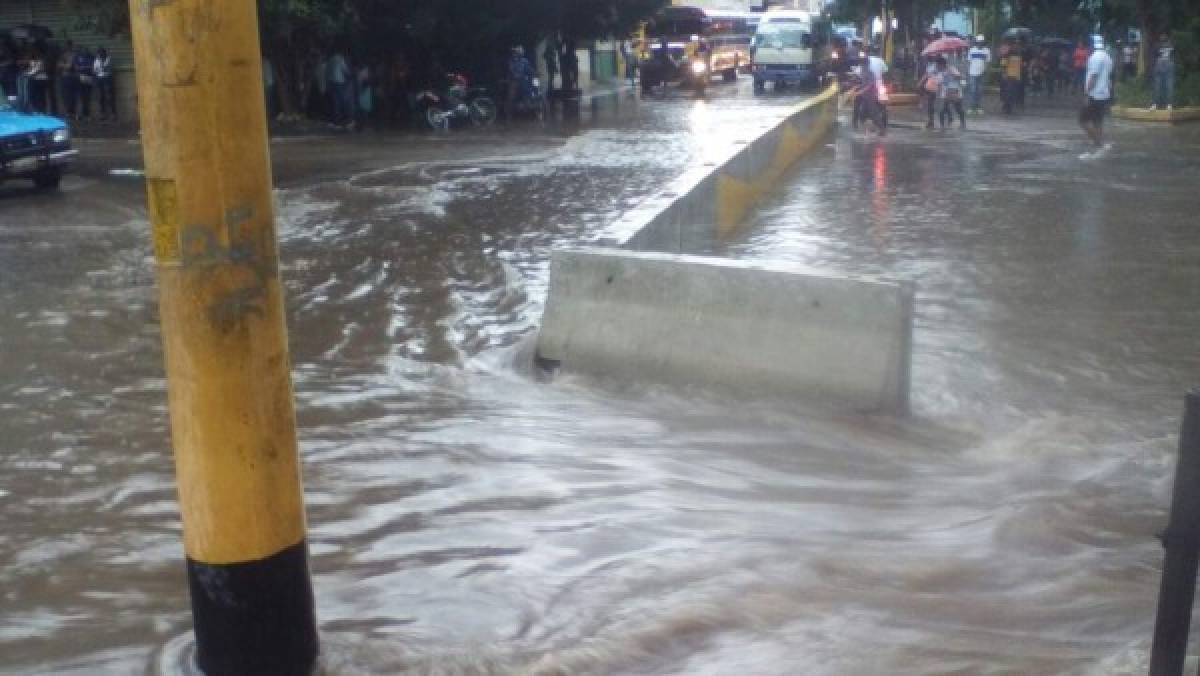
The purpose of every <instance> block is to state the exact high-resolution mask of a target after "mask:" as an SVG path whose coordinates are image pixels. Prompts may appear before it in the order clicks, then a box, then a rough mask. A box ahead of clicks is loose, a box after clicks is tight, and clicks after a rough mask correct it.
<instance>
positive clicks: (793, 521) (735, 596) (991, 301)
mask: <svg viewBox="0 0 1200 676" xmlns="http://www.w3.org/2000/svg"><path fill="white" fill-rule="evenodd" d="M747 84H748V83H745V82H744V83H743V84H742V86H741V87H740V88H739V89H731V88H722V87H716V88H714V91H715V92H716V93H715V94H714V96H713V97H712V99H711V100H710V101H708V102H696V101H693V100H691V99H689V98H687V97H685V96H680V95H672V96H669V97H667V98H666V99H664V100H653V101H649V102H639V101H638V100H637V99H636V97H631V96H627V95H621V96H618V97H615V98H610V99H604V100H599V101H597V105H596V107H595V109H594V110H592V109H588V110H585V113H586V114H585V116H584V119H583V120H582V121H581V123H580V124H579V125H578V126H572V125H566V126H560V125H553V126H551V127H550V128H547V129H538V128H530V127H520V128H516V129H511V130H487V131H482V132H471V133H465V134H453V135H451V136H448V137H446V136H435V135H419V136H411V135H403V136H400V135H388V134H367V135H363V136H356V137H332V138H300V139H285V140H279V141H277V142H276V143H274V144H273V155H274V160H275V165H276V175H277V183H278V185H279V191H278V204H279V230H280V239H281V252H282V258H283V275H284V279H285V284H286V286H287V290H288V302H289V325H290V329H291V341H292V349H293V359H294V362H295V369H294V373H295V379H296V396H297V404H298V414H299V424H300V436H301V445H302V456H303V460H304V467H305V473H306V489H307V500H308V505H309V520H310V529H311V532H310V542H311V543H312V565H313V570H314V576H315V586H316V591H317V597H318V612H319V614H320V620H321V631H322V638H323V642H324V661H323V669H324V671H325V672H326V673H331V674H360V673H396V672H399V671H402V670H411V671H417V672H427V673H462V674H475V673H502V674H508V673H518V674H527V673H538V674H541V673H545V674H558V673H572V674H574V673H595V674H609V673H622V674H624V673H653V674H728V673H735V672H741V673H752V674H796V673H805V674H852V673H916V674H947V673H970V674H975V673H1003V674H1008V673H1012V674H1030V673H1105V674H1109V673H1111V674H1119V673H1129V672H1136V671H1144V670H1145V660H1146V654H1145V653H1146V649H1147V646H1148V637H1149V626H1150V623H1151V622H1152V616H1153V603H1154V599H1153V595H1154V590H1155V588H1156V585H1157V566H1158V565H1159V558H1158V557H1159V554H1160V550H1159V548H1158V545H1157V543H1156V542H1155V541H1154V540H1153V533H1154V532H1156V530H1157V529H1159V528H1160V527H1161V525H1162V517H1163V506H1164V505H1165V497H1166V493H1167V491H1168V490H1169V482H1170V472H1171V452H1172V444H1173V442H1174V438H1173V435H1174V433H1175V431H1176V429H1177V425H1178V419H1177V416H1178V411H1177V403H1178V402H1177V396H1176V395H1177V394H1178V391H1179V390H1180V389H1182V388H1183V387H1185V386H1187V385H1189V384H1191V383H1194V382H1196V381H1200V363H1198V362H1197V352H1196V350H1195V341H1194V339H1193V338H1192V337H1193V336H1194V335H1196V334H1197V332H1198V331H1197V329H1200V314H1198V313H1197V310H1196V305H1195V298H1196V297H1197V291H1200V278H1197V276H1196V271H1197V269H1198V267H1197V261H1198V260H1200V238H1198V237H1197V236H1196V235H1195V233H1194V224H1195V219H1194V217H1193V214H1194V213H1195V211H1196V207H1197V206H1200V205H1198V204H1197V202H1196V197H1195V195H1194V190H1193V189H1192V187H1191V183H1190V182H1189V177H1190V176H1194V175H1195V171H1196V169H1198V168H1200V166H1198V164H1197V158H1198V157H1200V152H1197V151H1200V138H1198V137H1197V132H1196V131H1193V130H1192V129H1191V128H1179V129H1175V130H1166V131H1162V130H1147V129H1146V128H1142V127H1136V126H1133V125H1128V124H1119V125H1116V130H1115V132H1116V133H1115V136H1114V138H1115V140H1116V142H1117V149H1116V151H1115V152H1114V153H1113V155H1112V157H1111V161H1105V162H1100V163H1092V164H1083V163H1081V162H1079V161H1078V160H1077V158H1076V155H1077V154H1078V152H1080V151H1081V150H1082V147H1080V143H1079V141H1078V133H1077V132H1076V131H1075V130H1074V129H1073V126H1072V123H1071V120H1070V113H1069V110H1067V109H1066V108H1052V107H1051V108H1045V107H1039V108H1036V109H1033V110H1031V111H1030V113H1029V114H1028V115H1026V116H1025V117H1024V118H1022V119H1020V120H999V119H996V118H994V117H993V118H988V119H987V120H986V121H983V122H981V123H979V124H978V125H975V124H973V126H977V127H978V129H973V130H971V131H970V132H968V133H966V134H960V133H959V132H953V131H951V132H946V133H941V132H933V133H926V132H924V131H923V130H920V129H919V128H918V127H919V123H918V118H917V116H916V115H915V114H912V113H905V112H902V111H897V112H896V113H895V114H894V116H893V117H894V119H895V120H896V121H897V122H898V125H897V128H896V129H894V130H893V133H892V134H891V135H890V136H889V138H888V139H887V140H882V141H881V140H878V139H875V138H873V137H869V136H865V135H862V134H853V133H851V132H850V131H849V130H847V129H842V130H840V131H839V134H838V137H837V138H836V139H831V141H830V144H829V145H828V146H827V147H826V148H824V149H823V150H821V151H819V152H818V153H816V154H814V155H813V156H812V157H811V158H809V159H807V160H805V161H804V162H803V163H802V164H801V166H799V167H798V168H797V170H796V171H795V172H794V173H793V175H792V176H791V178H789V179H788V181H787V183H786V185H785V186H783V187H782V188H781V190H779V191H778V192H777V194H776V195H775V196H774V197H773V198H772V199H771V200H769V201H768V203H767V204H766V205H765V206H764V208H763V209H762V211H761V213H760V215H759V216H758V217H756V218H755V219H753V220H752V221H751V222H750V223H748V224H747V226H746V227H745V228H744V229H743V230H742V231H741V232H740V233H739V235H738V236H737V237H735V238H734V239H733V240H731V241H730V242H728V243H727V244H726V245H725V246H724V247H722V249H721V250H720V251H718V252H717V253H721V254H724V255H732V256H737V257H740V258H748V259H769V260H775V261H784V262H788V263H790V264H795V265H802V266H806V267H816V268H819V269H825V270H830V271H833V272H839V273H852V274H889V275H903V276H908V277H912V278H914V279H916V280H917V281H918V288H919V289H920V294H921V295H920V298H919V304H918V312H919V323H918V336H917V346H916V349H917V355H916V363H915V368H916V371H915V378H916V391H915V393H914V401H915V406H916V414H917V415H916V416H915V418H914V419H913V420H912V421H908V422H903V423H900V422H896V421H887V420H863V419H854V420H843V419H827V418H813V417H809V416H806V415H803V414H801V413H799V412H797V411H795V410H794V408H793V407H792V406H790V405H789V404H788V403H787V402H779V403H778V404H769V403H764V404H756V405H749V404H738V405H733V403H731V402H726V401H721V400H719V398H715V397H711V396H705V395H703V394H697V393H677V392H667V391H661V390H659V389H657V388H649V387H647V388H642V387H636V388H630V389H625V390H614V389H612V388H611V387H598V386H596V384H594V383H589V382H586V381H581V380H568V381H566V382H560V383H557V384H555V385H553V386H546V385H541V384H538V383H535V382H533V381H532V380H531V379H530V378H529V377H528V374H527V360H528V340H529V337H530V336H531V335H532V332H533V331H534V330H535V328H536V324H537V321H538V318H539V316H540V311H541V302H542V298H543V297H544V293H545V284H546V266H547V254H548V251H549V249H550V248H551V247H553V246H555V245H559V244H566V243H578V242H586V241H588V240H589V239H591V238H594V237H595V236H596V235H597V233H599V232H600V231H601V229H602V228H603V227H604V226H605V225H606V224H608V223H609V222H610V221H611V220H612V219H613V218H615V216H616V215H617V214H619V213H620V212H622V211H623V210H624V209H627V208H629V207H630V206H632V205H634V204H636V203H637V202H638V201H639V200H640V199H642V198H643V197H645V196H646V195H648V194H650V193H652V192H654V191H655V190H657V189H658V188H659V187H660V186H661V185H662V184H663V182H664V181H666V180H669V179H670V178H671V177H672V176H674V175H675V173H677V172H678V171H679V169H680V168H681V167H683V166H685V165H687V164H690V163H695V162H699V161H703V158H704V157H705V155H706V153H708V152H711V151H712V149H713V148H714V147H715V145H716V144H720V143H722V142H724V141H727V140H728V139H729V136H730V135H731V131H730V130H737V129H741V128H744V127H745V126H746V125H747V124H749V123H752V122H755V121H759V122H761V121H764V120H769V119H772V118H773V117H774V116H777V115H779V114H781V113H782V111H783V110H784V109H785V107H786V105H787V104H788V103H789V102H794V99H788V98H786V97H768V98H767V99H763V100H755V99H754V98H753V97H751V96H750V95H749V93H748V91H747V89H748V87H747V86H746V85H747ZM82 149H83V150H84V153H85V159H84V161H83V162H82V163H81V166H80V167H79V173H78V175H77V176H75V177H72V178H71V179H69V180H68V181H66V182H65V184H64V189H63V191H62V192H61V193H59V194H36V193H32V192H31V191H28V190H23V189H21V188H14V187H11V186H5V187H0V322H3V323H2V324H0V410H2V411H3V412H4V415H3V418H2V422H0V432H2V434H3V437H4V438H5V439H6V444H5V448H4V450H3V451H0V521H2V522H3V523H4V528H3V530H2V531H0V671H6V672H12V673H27V672H32V671H56V672H66V673H79V674H93V673H143V672H145V671H146V670H149V671H151V672H158V671H162V672H168V673H173V672H177V671H178V670H179V669H180V665H181V664H183V663H184V661H185V659H186V655H187V652H188V646H189V633H188V629H189V626H190V624H189V623H190V619H189V616H188V611H187V598H186V592H185V590H186V586H185V583H184V579H183V571H182V564H181V562H182V548H181V545H180V536H179V524H178V520H177V516H176V514H177V511H176V505H175V503H174V493H173V488H172V485H173V484H172V467H171V462H170V452H169V444H168V440H167V420H166V411H165V395H164V390H163V380H162V378H163V374H162V366H161V352H160V346H159V336H158V329H157V305H156V300H155V294H154V286H153V266H152V263H151V261H150V251H149V245H148V237H147V225H146V223H145V215H144V214H145V212H144V208H143V206H142V193H141V185H140V180H139V179H138V178H137V177H136V176H123V175H120V172H121V170H128V169H136V168H137V167H138V165H139V162H138V152H139V148H138V146H137V145H136V144H133V143H129V142H127V141H94V142H85V143H83V144H82ZM113 170H117V172H118V173H117V174H114V173H113Z"/></svg>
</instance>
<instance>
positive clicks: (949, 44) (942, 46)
mask: <svg viewBox="0 0 1200 676" xmlns="http://www.w3.org/2000/svg"><path fill="white" fill-rule="evenodd" d="M970 46H971V43H969V42H967V41H966V40H964V39H962V38H956V37H945V38H938V39H936V40H934V41H933V42H931V43H929V46H927V47H926V48H925V49H924V50H922V51H921V56H929V55H931V54H945V53H946V52H957V51H958V50H960V49H966V48H968V47H970Z"/></svg>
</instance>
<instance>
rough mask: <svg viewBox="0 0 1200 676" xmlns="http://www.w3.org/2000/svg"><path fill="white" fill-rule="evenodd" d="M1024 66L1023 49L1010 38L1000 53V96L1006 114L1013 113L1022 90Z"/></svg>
mask: <svg viewBox="0 0 1200 676" xmlns="http://www.w3.org/2000/svg"><path fill="white" fill-rule="evenodd" d="M1024 68H1025V62H1024V59H1023V58H1022V56H1021V50H1020V49H1018V48H1017V45H1016V44H1014V42H1013V41H1012V40H1009V41H1008V43H1007V44H1005V45H1004V51H1003V52H1002V53H1001V54H1000V98H1001V100H1002V101H1003V102H1004V114H1005V115H1012V112H1013V104H1014V103H1015V102H1016V100H1017V96H1018V95H1019V93H1020V90H1021V73H1022V71H1023V70H1024Z"/></svg>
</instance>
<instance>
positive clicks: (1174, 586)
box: [1150, 390, 1200, 676]
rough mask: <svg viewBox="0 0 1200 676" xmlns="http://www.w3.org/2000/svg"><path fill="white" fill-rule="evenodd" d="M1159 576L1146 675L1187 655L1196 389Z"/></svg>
mask: <svg viewBox="0 0 1200 676" xmlns="http://www.w3.org/2000/svg"><path fill="white" fill-rule="evenodd" d="M1163 546H1165V547H1166V549H1167V551H1166V555H1165V556H1164V557H1163V571H1162V580H1161V581H1160V583H1159V592H1158V614H1157V617H1156V618H1155V621H1154V642H1153V645H1152V647H1151V651H1150V676H1178V674H1182V673H1183V667H1184V663H1185V660H1186V659H1187V645H1188V635H1189V633H1190V629H1191V622H1192V604H1193V601H1194V599H1195V595H1196V568H1197V563H1198V561H1200V390H1193V391H1191V392H1189V393H1188V394H1187V398H1186V399H1185V401H1184V412H1183V431H1182V432H1181V433H1180V435H1179V462H1178V464H1176V466H1175V484H1174V488H1173V489H1172V491H1171V516H1170V519H1169V521H1168V522H1167V531H1166V533H1164V534H1163Z"/></svg>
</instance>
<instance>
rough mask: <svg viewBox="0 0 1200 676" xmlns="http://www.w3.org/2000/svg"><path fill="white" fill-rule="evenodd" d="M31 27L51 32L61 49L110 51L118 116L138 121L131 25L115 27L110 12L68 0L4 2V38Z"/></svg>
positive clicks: (0, 23) (0, 11)
mask: <svg viewBox="0 0 1200 676" xmlns="http://www.w3.org/2000/svg"><path fill="white" fill-rule="evenodd" d="M81 8H82V9H81ZM118 20H119V19H118ZM28 25H34V26H43V27H45V28H48V29H50V31H52V32H53V36H52V37H51V41H52V42H54V43H56V44H57V45H58V46H60V47H61V46H62V45H63V44H65V43H66V41H67V40H71V41H73V42H74V43H75V44H76V45H78V46H81V47H86V48H87V49H89V50H90V51H92V52H93V53H95V51H96V50H97V49H99V48H101V47H104V48H105V49H107V50H108V51H109V54H110V55H111V56H112V60H113V66H114V71H115V78H116V96H117V113H118V115H119V116H120V119H122V120H125V121H132V120H136V119H137V85H136V81H135V78H134V69H133V44H132V41H131V39H130V36H129V28H128V24H127V23H125V22H124V21H121V22H120V25H114V18H113V17H110V16H108V15H107V13H106V12H103V11H102V10H98V9H97V10H88V9H86V5H84V4H82V3H80V4H74V3H72V4H70V5H69V4H68V3H67V2H66V0H0V34H2V35H8V34H9V33H10V32H11V31H12V30H13V29H16V28H19V27H22V26H28ZM93 103H94V105H98V104H96V103H95V102H93Z"/></svg>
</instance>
